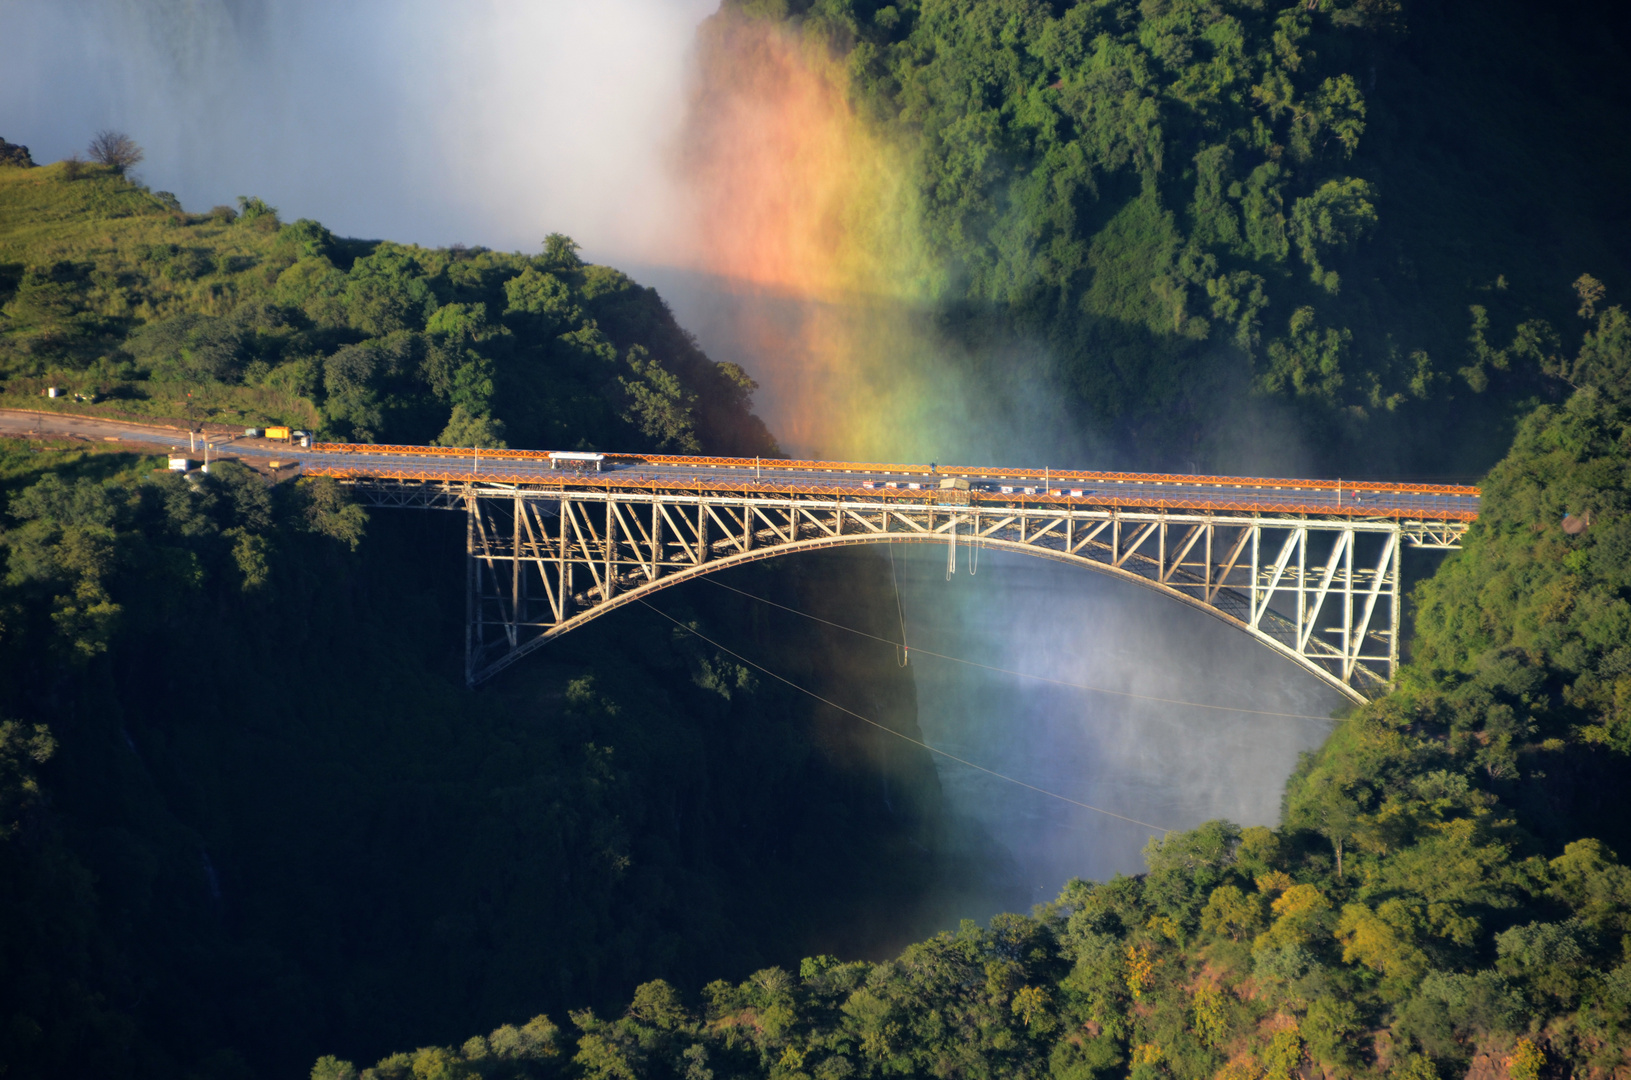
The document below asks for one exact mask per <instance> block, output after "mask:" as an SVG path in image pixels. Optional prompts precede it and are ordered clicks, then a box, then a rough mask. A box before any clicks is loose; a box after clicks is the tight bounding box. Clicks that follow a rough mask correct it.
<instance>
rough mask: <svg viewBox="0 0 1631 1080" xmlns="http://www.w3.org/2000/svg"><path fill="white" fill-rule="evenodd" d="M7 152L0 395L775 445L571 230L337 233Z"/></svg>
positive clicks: (738, 389) (622, 441)
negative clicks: (525, 248) (448, 238)
mask: <svg viewBox="0 0 1631 1080" xmlns="http://www.w3.org/2000/svg"><path fill="white" fill-rule="evenodd" d="M25 156H26V155H25ZM8 164H10V163H9V162H8V161H7V160H5V159H0V380H3V381H4V385H5V393H4V394H0V403H4V404H12V405H19V404H21V405H28V406H32V407H39V404H40V403H39V395H40V393H41V392H42V391H43V390H44V389H45V387H47V386H48V385H55V386H59V387H61V388H62V389H64V390H66V391H69V392H70V393H71V394H72V395H74V396H75V397H76V398H80V399H84V400H83V401H82V402H81V404H90V403H102V404H101V405H100V406H97V405H95V404H92V405H91V408H92V411H96V409H97V408H100V409H101V410H102V411H110V412H123V413H131V414H137V415H140V414H148V415H154V416H159V417H171V418H176V417H186V418H190V419H196V420H216V421H225V422H228V423H234V424H236V423H243V424H255V425H262V424H265V423H267V422H269V421H270V422H274V423H286V424H293V425H294V426H296V427H302V428H309V429H313V430H315V431H317V432H318V433H319V434H321V435H324V436H326V437H329V438H333V439H338V440H345V441H356V442H380V441H385V442H399V443H410V442H411V443H429V442H433V441H434V442H440V443H441V444H443V445H450V446H470V445H482V446H501V445H504V443H505V441H506V439H508V440H509V441H512V442H517V443H518V444H520V445H526V446H556V447H559V446H580V445H581V446H599V447H610V446H613V445H615V446H616V447H617V448H618V449H632V448H649V449H666V450H675V451H683V450H695V449H698V448H699V447H701V446H703V445H707V446H709V447H710V448H712V449H713V450H715V451H716V452H736V453H745V454H756V453H774V452H775V446H774V443H773V442H772V441H771V439H770V437H769V436H768V434H767V433H766V432H765V430H764V427H763V425H762V424H760V423H759V422H758V421H757V420H756V419H755V418H754V417H753V416H752V415H751V414H750V413H749V412H748V409H747V399H748V395H749V394H750V393H751V391H752V389H753V384H752V382H751V380H749V379H748V378H747V376H746V375H745V374H743V372H742V370H741V369H740V368H738V367H736V366H735V365H730V364H715V363H713V362H712V361H710V360H709V359H708V358H707V357H706V356H704V355H703V354H702V352H701V351H700V350H699V349H698V348H697V346H696V343H695V342H694V341H693V340H692V339H691V337H690V336H689V335H688V334H687V333H686V332H685V331H683V330H681V329H680V327H679V326H678V325H677V324H676V323H675V322H674V319H673V316H672V315H671V314H670V312H669V311H668V308H667V306H666V305H665V304H664V303H663V302H662V300H661V299H660V298H659V297H658V296H657V294H656V293H655V292H654V291H652V290H651V289H647V288H643V287H641V286H639V285H636V284H635V283H634V282H633V281H631V280H630V279H629V278H628V277H626V276H624V275H623V274H621V273H619V272H618V271H616V270H613V269H611V268H610V267H605V266H594V265H588V264H585V263H584V262H583V261H582V260H581V259H579V258H578V255H577V247H576V245H575V244H574V243H573V242H572V241H571V240H570V239H568V238H567V237H564V236H560V235H553V236H551V237H549V238H548V240H547V241H546V242H545V244H544V250H543V252H542V253H541V254H539V255H536V256H525V255H517V254H505V253H501V252H494V251H487V250H483V249H479V248H470V249H465V248H448V249H438V250H429V249H424V248H417V247H410V246H404V245H401V244H390V243H379V242H373V241H367V242H364V241H354V240H341V239H338V238H336V237H334V236H333V235H332V234H330V233H329V231H328V230H327V229H324V228H323V227H322V226H321V225H319V224H318V223H316V222H314V221H309V220H301V221H296V222H294V223H293V224H289V225H284V224H282V223H280V222H279V220H278V215H277V212H276V210H274V209H273V208H272V207H270V206H267V205H266V204H265V203H264V202H263V201H261V200H260V199H256V198H241V199H239V206H238V208H237V209H236V210H234V209H233V208H231V207H225V206H221V207H216V208H215V209H214V210H212V211H211V212H209V213H207V214H188V213H185V212H183V211H182V209H181V207H180V206H179V205H178V204H177V202H176V200H175V198H174V197H173V196H170V195H167V194H166V193H164V192H158V193H153V192H150V191H148V190H146V189H144V188H143V187H141V186H140V185H138V184H135V183H133V182H132V181H131V180H130V179H129V178H128V177H127V176H126V175H125V173H124V172H123V171H122V170H121V169H119V168H117V167H114V166H104V165H97V164H87V163H79V162H59V163H57V164H55V165H50V166H45V167H39V168H29V167H17V166H16V165H13V166H12V167H7V166H8ZM19 164H21V162H19Z"/></svg>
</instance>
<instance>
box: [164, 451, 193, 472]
mask: <svg viewBox="0 0 1631 1080" xmlns="http://www.w3.org/2000/svg"><path fill="white" fill-rule="evenodd" d="M197 464H198V463H197V462H196V461H194V460H193V459H192V458H190V457H187V456H186V455H185V454H171V455H170V471H171V472H178V473H184V472H191V471H192V469H193V466H194V465H197Z"/></svg>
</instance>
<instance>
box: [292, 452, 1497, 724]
mask: <svg viewBox="0 0 1631 1080" xmlns="http://www.w3.org/2000/svg"><path fill="white" fill-rule="evenodd" d="M295 460H297V461H299V463H300V465H301V466H302V467H303V469H304V471H305V473H306V474H307V475H326V476H331V477H334V478H336V479H338V480H340V481H341V482H342V483H345V484H347V485H349V486H350V487H352V488H353V489H354V490H355V492H356V493H357V494H358V495H359V496H360V497H361V498H363V499H364V500H365V501H366V502H368V503H370V504H372V505H375V506H403V507H424V508H441V509H447V510H459V511H463V512H464V514H465V517H466V568H465V569H466V590H467V619H466V630H465V676H466V680H467V681H468V682H469V683H470V685H472V686H474V685H476V684H478V683H481V682H483V681H485V680H487V679H489V678H491V677H492V676H494V675H496V674H498V673H499V672H500V671H503V670H504V669H505V668H507V667H509V666H510V665H511V664H513V663H515V662H516V661H518V660H520V659H521V658H523V657H524V656H526V655H527V654H528V653H530V652H532V651H534V650H536V649H538V648H540V647H542V646H543V645H544V644H546V643H547V642H549V641H551V640H553V639H554V638H557V637H560V636H561V635H562V634H566V633H569V632H570V631H572V630H573V629H575V628H577V627H579V626H582V625H584V624H585V623H587V622H589V621H590V620H592V619H595V618H598V617H600V616H601V615H603V614H606V613H608V612H610V611H613V610H615V609H617V608H619V607H622V606H623V605H625V604H629V603H633V602H636V601H639V600H642V599H644V598H645V597H647V596H649V595H650V594H652V593H654V592H657V591H658V590H660V589H664V588H667V587H668V586H670V585H675V584H679V583H680V582H683V581H687V580H690V579H692V578H695V577H699V576H701V575H703V574H708V573H713V572H715V571H718V570H723V569H726V568H729V567H732V566H737V565H741V564H743V563H747V562H753V561H756V560H760V559H767V558H773V557H776V556H780V555H786V554H792V553H796V552H800V551H807V550H816V549H822V548H830V547H838V546H847V545H855V544H876V543H913V544H938V545H941V546H942V547H944V548H945V550H946V552H947V559H948V564H949V566H951V567H953V568H955V565H956V562H957V560H958V558H959V550H960V549H961V550H962V551H963V552H965V554H964V555H963V557H964V558H967V557H968V554H967V553H971V552H972V549H973V548H976V547H981V548H987V549H991V550H1000V551H1014V552H1020V553H1024V554H1029V555H1036V556H1040V557H1042V558H1048V559H1054V560H1057V561H1060V562H1065V563H1071V564H1074V565H1079V566H1082V567H1084V568H1086V569H1090V570H1094V571H1096V572H1099V573H1103V574H1108V575H1111V576H1113V577H1118V578H1121V579H1123V580H1127V581H1131V582H1135V583H1137V584H1139V585H1143V586H1145V587H1147V588H1151V589H1155V590H1157V591H1159V592H1161V593H1163V594H1165V595H1167V596H1169V597H1171V598H1173V599H1175V600H1177V601H1179V602H1180V603H1183V604H1187V605H1189V606H1191V607H1194V608H1198V609H1200V610H1202V611H1205V612H1206V613H1208V614H1209V615H1212V616H1214V617H1216V618H1218V619H1220V620H1222V621H1223V622H1225V623H1228V624H1229V625H1231V626H1233V627H1235V628H1236V629H1239V630H1241V631H1243V632H1245V633H1247V634H1249V635H1251V636H1252V637H1253V638H1255V639H1256V640H1258V641H1259V642H1260V643H1261V644H1263V645H1264V646H1266V647H1267V648H1269V649H1271V650H1272V651H1274V652H1276V653H1278V654H1280V655H1281V656H1284V657H1286V658H1287V659H1289V660H1291V661H1292V662H1294V663H1296V664H1298V665H1300V666H1301V667H1302V668H1304V669H1305V670H1307V671H1309V672H1310V673H1312V674H1313V675H1315V676H1316V677H1318V678H1320V679H1322V680H1323V681H1324V682H1326V683H1327V684H1329V685H1330V686H1332V687H1334V688H1335V689H1337V690H1338V691H1340V692H1341V693H1343V694H1345V695H1346V696H1348V697H1349V698H1351V699H1353V700H1355V701H1363V700H1366V699H1367V698H1369V697H1373V696H1375V695H1377V694H1378V693H1380V692H1382V691H1383V690H1384V689H1385V688H1386V687H1387V685H1388V684H1389V683H1390V682H1391V680H1392V678H1393V676H1394V673H1395V671H1396V670H1397V666H1398V661H1399V634H1400V627H1399V622H1400V615H1401V596H1400V566H1401V560H1402V557H1403V553H1404V551H1405V549H1406V548H1436V549H1446V548H1455V547H1458V546H1459V543H1460V539H1461V537H1462V535H1463V534H1464V533H1465V532H1466V530H1467V528H1468V527H1469V524H1470V522H1471V521H1472V520H1473V519H1474V518H1475V517H1476V516H1477V510H1478V491H1477V489H1476V488H1469V487H1444V486H1430V485H1401V484H1381V483H1361V482H1351V481H1330V480H1324V481H1320V480H1260V479H1249V478H1239V477H1202V476H1184V475H1166V474H1144V473H1091V472H1066V473H1056V472H1054V471H1053V470H1051V469H1050V470H1027V469H972V468H943V469H936V468H933V467H929V468H925V467H923V466H918V465H887V464H867V463H853V462H809V461H783V460H764V461H761V460H757V459H732V458H697V457H668V456H658V455H608V456H607V457H606V458H605V459H604V460H603V461H600V462H596V468H597V471H581V467H582V465H583V463H582V462H573V463H572V465H573V466H575V467H577V468H576V469H574V471H562V470H561V469H559V468H557V466H560V465H562V464H563V462H561V461H558V460H551V458H550V456H549V455H548V454H547V453H545V452H538V451H486V450H470V451H449V450H444V449H440V448H428V447H364V446H354V445H349V444H326V445H323V444H320V445H318V446H316V447H313V448H312V449H311V451H310V452H309V453H302V454H299V455H298V456H297V457H296V458H295ZM602 466H606V467H609V468H608V471H598V469H599V468H600V467H602Z"/></svg>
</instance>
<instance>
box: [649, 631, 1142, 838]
mask: <svg viewBox="0 0 1631 1080" xmlns="http://www.w3.org/2000/svg"><path fill="white" fill-rule="evenodd" d="M640 603H642V604H645V606H646V607H648V608H651V610H652V611H654V612H656V613H657V614H658V615H661V616H662V617H663V618H665V619H667V620H668V621H669V622H671V623H673V624H674V625H675V626H677V627H679V628H680V629H681V630H684V631H685V632H686V633H688V634H691V635H693V636H695V637H698V638H701V639H702V640H703V641H706V642H707V643H708V644H710V645H712V646H713V647H714V648H716V649H718V650H719V651H720V652H722V653H724V654H726V655H727V656H734V657H735V658H736V659H738V660H740V661H742V663H744V664H746V665H748V666H749V667H751V668H753V669H754V670H755V671H758V672H760V673H762V674H764V675H768V676H770V677H771V678H772V679H775V680H776V681H777V682H779V683H782V684H784V685H786V686H790V687H792V688H793V689H794V690H797V691H798V692H799V693H801V694H806V695H808V696H810V697H813V698H815V699H816V700H817V701H819V702H821V704H823V705H825V706H827V707H828V708H830V709H837V710H838V711H839V712H841V713H843V714H844V715H845V716H852V717H854V718H855V719H857V720H859V721H861V723H863V724H870V725H871V726H872V727H875V728H877V729H878V730H879V731H886V732H888V733H889V734H891V735H893V736H894V737H895V738H897V739H901V740H904V741H905V742H909V743H911V744H912V745H913V746H917V747H921V748H923V749H924V750H927V751H928V752H929V753H931V754H939V755H940V756H941V757H943V758H946V759H947V760H948V761H955V762H957V764H959V765H966V766H968V767H969V768H971V769H974V770H975V771H977V772H983V773H985V774H987V775H988V776H995V777H996V778H997V779H998V780H1006V781H1008V782H1009V783H1010V784H1018V785H1019V786H1020V787H1022V788H1025V789H1027V790H1029V791H1034V792H1036V793H1037V794H1039V795H1046V796H1047V797H1048V798H1050V799H1058V800H1059V801H1060V802H1063V803H1069V804H1070V805H1072V806H1079V807H1081V808H1082V809H1083V810H1091V811H1093V812H1094V813H1095V814H1103V815H1104V816H1105V817H1113V818H1115V819H1116V820H1117V821H1125V822H1128V823H1129V824H1132V825H1137V826H1140V827H1141V828H1145V829H1149V830H1151V831H1152V832H1158V833H1161V834H1162V835H1163V836H1164V835H1166V834H1167V833H1170V832H1172V830H1171V829H1167V828H1163V827H1162V826H1160V825H1151V824H1150V823H1149V822H1147V821H1140V820H1138V819H1137V818H1131V817H1128V816H1127V815H1125V814H1118V813H1116V812H1115V811H1113V810H1106V809H1104V808H1103V807H1101V806H1094V805H1092V804H1091V803H1085V802H1081V801H1079V800H1077V799H1072V798H1070V797H1069V796H1068V795H1061V794H1059V793H1058V792H1056V791H1049V790H1048V789H1047V788H1040V787H1037V786H1036V785H1035V784H1027V783H1026V782H1025V781H1023V780H1020V779H1017V778H1015V777H1012V776H1009V775H1008V774H1006V773H1000V772H998V771H997V770H995V769H988V768H986V767H985V766H984V765H976V764H974V762H972V761H969V760H968V759H967V758H960V757H958V756H957V755H956V754H951V753H947V752H946V751H944V750H941V749H939V748H937V747H933V746H930V745H929V744H928V743H926V742H923V741H922V740H921V739H914V738H912V737H911V736H910V735H903V734H901V733H900V732H898V731H896V730H895V729H894V728H892V727H890V726H889V725H888V724H880V723H878V721H876V720H872V719H869V718H868V717H865V716H862V715H861V714H860V713H858V712H856V711H855V710H853V709H846V708H844V706H842V705H840V704H838V703H837V702H835V701H828V700H827V699H826V698H824V697H822V696H821V695H820V694H818V693H816V692H815V691H814V690H806V689H805V688H804V687H802V686H800V685H799V684H798V683H796V682H794V681H793V680H792V679H788V678H785V677H783V676H781V675H778V674H776V673H775V672H774V671H771V670H770V669H769V668H767V667H765V666H764V665H763V664H756V663H754V662H753V661H752V660H749V659H748V658H747V657H745V656H743V655H742V654H741V653H739V652H736V651H735V650H733V649H727V648H726V647H725V646H723V645H721V644H720V643H719V642H717V641H715V640H714V639H713V638H711V637H709V636H708V635H707V634H704V633H703V632H702V631H701V630H698V629H697V628H696V627H694V626H688V625H686V624H685V623H682V622H680V621H679V620H678V619H676V618H674V616H672V615H670V614H669V613H668V612H666V611H664V610H662V609H661V608H659V607H656V606H654V605H652V604H650V603H648V602H647V601H645V600H641V601H640Z"/></svg>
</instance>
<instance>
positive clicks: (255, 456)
mask: <svg viewBox="0 0 1631 1080" xmlns="http://www.w3.org/2000/svg"><path fill="white" fill-rule="evenodd" d="M0 435H12V436H27V435H32V436H35V437H59V438H60V437H68V438H82V439H87V440H98V441H107V442H118V443H129V444H133V448H141V449H149V450H157V449H160V448H162V449H166V450H169V449H178V448H181V447H182V446H184V445H185V444H186V443H187V440H188V433H187V431H186V430H185V429H183V428H173V427H165V426H162V425H156V424H151V425H150V424H142V423H135V422H129V421H121V420H108V419H103V418H100V417H89V416H82V415H77V414H69V413H47V412H33V411H25V410H0ZM207 438H208V441H209V442H210V444H211V446H212V450H211V454H212V455H217V456H221V457H226V458H234V457H235V458H241V459H243V460H245V461H246V463H252V464H257V465H259V466H260V467H262V468H264V467H265V466H266V464H267V463H269V462H270V461H272V460H277V461H280V462H283V463H289V462H298V463H299V464H300V467H301V469H302V470H303V471H304V473H305V474H306V475H313V476H325V475H326V476H334V477H338V478H342V479H346V478H356V479H364V478H373V479H382V480H403V481H442V482H454V483H470V482H477V483H485V484H516V485H521V486H527V487H570V488H573V489H580V490H581V489H586V488H609V489H631V488H632V489H642V490H650V489H669V490H684V491H699V490H700V491H733V492H740V491H756V492H764V493H771V492H778V493H785V494H804V495H812V496H820V495H830V496H855V497H861V498H869V499H871V498H876V499H884V500H888V499H891V498H894V497H906V498H923V497H924V496H923V493H924V492H926V491H931V490H938V489H939V488H940V486H941V484H942V482H944V481H947V480H966V481H967V482H968V488H969V490H968V497H969V498H970V500H971V501H976V502H986V501H1000V502H1013V503H1019V504H1031V503H1037V504H1040V503H1050V504H1057V503H1067V504H1094V505H1101V506H1104V505H1109V506H1138V507H1167V508H1182V509H1189V510H1219V511H1228V512H1235V513H1239V512H1242V511H1245V512H1263V513H1277V514H1286V513H1292V514H1314V515H1319V516H1322V517H1366V518H1398V519H1411V520H1434V521H1461V522H1465V521H1471V520H1472V519H1474V518H1476V517H1477V516H1478V506H1479V491H1478V489H1477V488H1475V487H1466V486H1460V485H1431V484H1400V483H1388V482H1381V481H1357V480H1348V479H1343V480H1309V479H1273V478H1259V477H1232V476H1198V475H1186V474H1165V473H1126V472H1094V471H1081V470H1056V469H1015V468H997V467H988V466H965V465H943V466H935V467H932V468H931V466H930V465H928V464H899V463H895V464H890V463H875V462H840V461H797V460H787V459H779V458H764V459H756V458H720V457H686V456H675V455H662V454H607V455H606V461H605V463H604V471H598V472H596V471H578V470H572V469H561V468H557V467H555V463H553V462H551V460H550V457H549V452H548V451H541V450H493V449H476V448H473V449H468V450H466V449H449V448H446V447H430V446H374V445H369V444H360V443H317V444H315V445H313V446H312V447H310V448H309V449H303V448H300V447H296V446H291V445H290V444H288V443H277V442H271V441H268V440H265V439H252V438H245V437H243V436H242V435H228V434H225V433H223V432H222V431H221V429H220V428H219V426H218V425H217V426H216V430H214V431H211V432H209V433H207ZM201 452H202V451H201V450H200V451H195V453H201Z"/></svg>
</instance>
